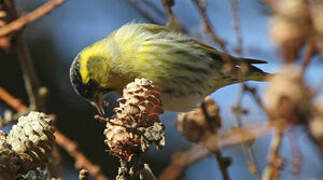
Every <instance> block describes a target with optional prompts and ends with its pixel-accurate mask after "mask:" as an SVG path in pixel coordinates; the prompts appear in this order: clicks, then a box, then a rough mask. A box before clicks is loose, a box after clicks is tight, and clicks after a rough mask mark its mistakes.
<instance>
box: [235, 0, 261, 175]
mask: <svg viewBox="0 0 323 180" xmlns="http://www.w3.org/2000/svg"><path fill="white" fill-rule="evenodd" d="M230 9H231V13H232V19H233V29H234V30H235V32H236V39H237V47H236V48H235V52H236V53H238V54H239V55H240V56H241V55H242V53H243V41H242V35H241V28H240V21H239V2H238V1H237V0H232V1H231V3H230ZM242 78H243V80H244V79H245V76H243V77H242ZM246 86H247V85H246V84H245V82H243V83H242V88H241V92H240V94H239V96H238V99H237V102H236V104H235V106H234V107H233V108H234V110H239V111H238V112H240V113H237V111H234V115H235V120H236V127H237V128H241V127H242V122H241V115H242V114H243V113H246V112H245V110H243V109H242V107H241V101H242V98H243V95H244V94H245V92H246V88H245V87H246ZM241 148H242V150H243V153H244V154H245V156H246V158H247V163H248V170H249V172H250V173H251V174H252V175H253V176H254V177H255V178H256V179H260V174H259V170H258V169H257V166H256V163H255V156H254V153H253V149H252V147H250V145H248V144H245V143H241Z"/></svg>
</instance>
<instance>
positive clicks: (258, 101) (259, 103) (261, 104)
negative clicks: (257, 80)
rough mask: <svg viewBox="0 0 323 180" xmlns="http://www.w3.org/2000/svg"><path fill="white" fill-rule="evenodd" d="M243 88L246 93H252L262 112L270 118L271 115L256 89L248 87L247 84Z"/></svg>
mask: <svg viewBox="0 0 323 180" xmlns="http://www.w3.org/2000/svg"><path fill="white" fill-rule="evenodd" d="M243 88H245V91H248V92H250V94H251V97H252V98H253V99H254V100H255V102H256V103H257V104H258V106H259V107H261V108H262V110H263V111H264V112H265V113H266V114H267V115H268V116H269V117H270V116H271V114H270V112H269V111H268V109H267V108H266V107H265V105H264V104H263V102H262V101H261V98H260V96H259V94H258V93H257V91H256V89H255V88H254V87H250V86H248V85H247V84H246V83H243Z"/></svg>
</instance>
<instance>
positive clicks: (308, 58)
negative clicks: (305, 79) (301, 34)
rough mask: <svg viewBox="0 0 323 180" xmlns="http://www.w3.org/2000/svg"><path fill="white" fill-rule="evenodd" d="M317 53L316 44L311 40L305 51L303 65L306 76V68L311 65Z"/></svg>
mask: <svg viewBox="0 0 323 180" xmlns="http://www.w3.org/2000/svg"><path fill="white" fill-rule="evenodd" d="M314 53H315V46H314V43H313V42H312V41H311V40H309V42H308V43H307V45H306V50H305V56H304V60H303V64H302V74H303V75H304V73H305V70H306V67H307V66H308V65H309V63H310V62H311V60H312V57H313V56H314Z"/></svg>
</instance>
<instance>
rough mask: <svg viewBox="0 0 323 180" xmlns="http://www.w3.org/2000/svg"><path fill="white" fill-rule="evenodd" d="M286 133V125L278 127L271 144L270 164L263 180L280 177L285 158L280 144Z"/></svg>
mask: <svg viewBox="0 0 323 180" xmlns="http://www.w3.org/2000/svg"><path fill="white" fill-rule="evenodd" d="M283 134H284V126H282V127H277V128H276V132H275V134H274V137H273V138H272V141H271V145H270V152H269V157H268V165H267V167H266V170H265V172H264V174H263V177H262V180H273V179H278V178H279V175H280V169H281V167H282V166H283V162H284V161H283V158H282V157H281V156H280V155H279V149H280V145H281V143H282V139H283Z"/></svg>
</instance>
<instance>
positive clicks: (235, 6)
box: [230, 0, 243, 55]
mask: <svg viewBox="0 0 323 180" xmlns="http://www.w3.org/2000/svg"><path fill="white" fill-rule="evenodd" d="M230 8H231V13H232V18H233V29H234V30H235V32H236V37H237V48H235V52H236V53H238V54H240V55H242V53H243V42H242V36H241V28H240V21H239V2H238V1H237V0H232V1H231V3H230Z"/></svg>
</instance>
